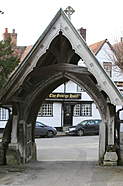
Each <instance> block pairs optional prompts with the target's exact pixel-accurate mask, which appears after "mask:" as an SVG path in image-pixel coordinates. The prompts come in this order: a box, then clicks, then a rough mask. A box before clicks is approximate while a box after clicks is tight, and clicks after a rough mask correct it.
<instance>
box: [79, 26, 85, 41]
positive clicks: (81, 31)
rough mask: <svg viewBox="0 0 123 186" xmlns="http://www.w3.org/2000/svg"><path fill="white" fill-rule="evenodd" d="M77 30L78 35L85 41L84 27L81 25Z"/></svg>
mask: <svg viewBox="0 0 123 186" xmlns="http://www.w3.org/2000/svg"><path fill="white" fill-rule="evenodd" d="M78 31H79V33H80V35H81V36H82V37H83V39H84V40H85V41H86V29H85V28H83V27H81V28H80V29H79V30H78Z"/></svg>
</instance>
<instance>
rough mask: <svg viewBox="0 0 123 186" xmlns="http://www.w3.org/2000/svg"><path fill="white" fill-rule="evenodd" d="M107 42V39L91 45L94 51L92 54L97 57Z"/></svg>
mask: <svg viewBox="0 0 123 186" xmlns="http://www.w3.org/2000/svg"><path fill="white" fill-rule="evenodd" d="M106 42H107V39H105V40H102V41H98V42H96V43H94V44H91V45H90V46H89V47H90V49H91V50H92V52H93V53H94V54H95V55H96V54H97V53H98V52H99V51H100V50H101V48H102V46H103V45H104V44H105V43H106Z"/></svg>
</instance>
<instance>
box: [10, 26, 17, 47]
mask: <svg viewBox="0 0 123 186" xmlns="http://www.w3.org/2000/svg"><path fill="white" fill-rule="evenodd" d="M10 37H11V40H12V41H11V42H12V44H13V46H17V33H15V29H13V30H12V33H10Z"/></svg>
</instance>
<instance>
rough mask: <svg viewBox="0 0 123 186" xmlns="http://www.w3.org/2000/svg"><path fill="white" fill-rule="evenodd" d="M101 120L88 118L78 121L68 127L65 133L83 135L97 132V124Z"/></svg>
mask: <svg viewBox="0 0 123 186" xmlns="http://www.w3.org/2000/svg"><path fill="white" fill-rule="evenodd" d="M101 121H102V120H100V119H90V120H84V121H82V122H80V123H79V124H78V125H76V126H71V127H69V128H68V129H67V130H66V131H65V133H66V134H67V135H78V136H83V135H85V134H99V124H100V123H101Z"/></svg>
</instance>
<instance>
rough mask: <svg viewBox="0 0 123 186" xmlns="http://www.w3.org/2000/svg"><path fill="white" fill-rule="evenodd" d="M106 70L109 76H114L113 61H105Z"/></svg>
mask: <svg viewBox="0 0 123 186" xmlns="http://www.w3.org/2000/svg"><path fill="white" fill-rule="evenodd" d="M103 67H104V70H105V71H106V72H107V74H108V75H109V77H112V63H111V62H103Z"/></svg>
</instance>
